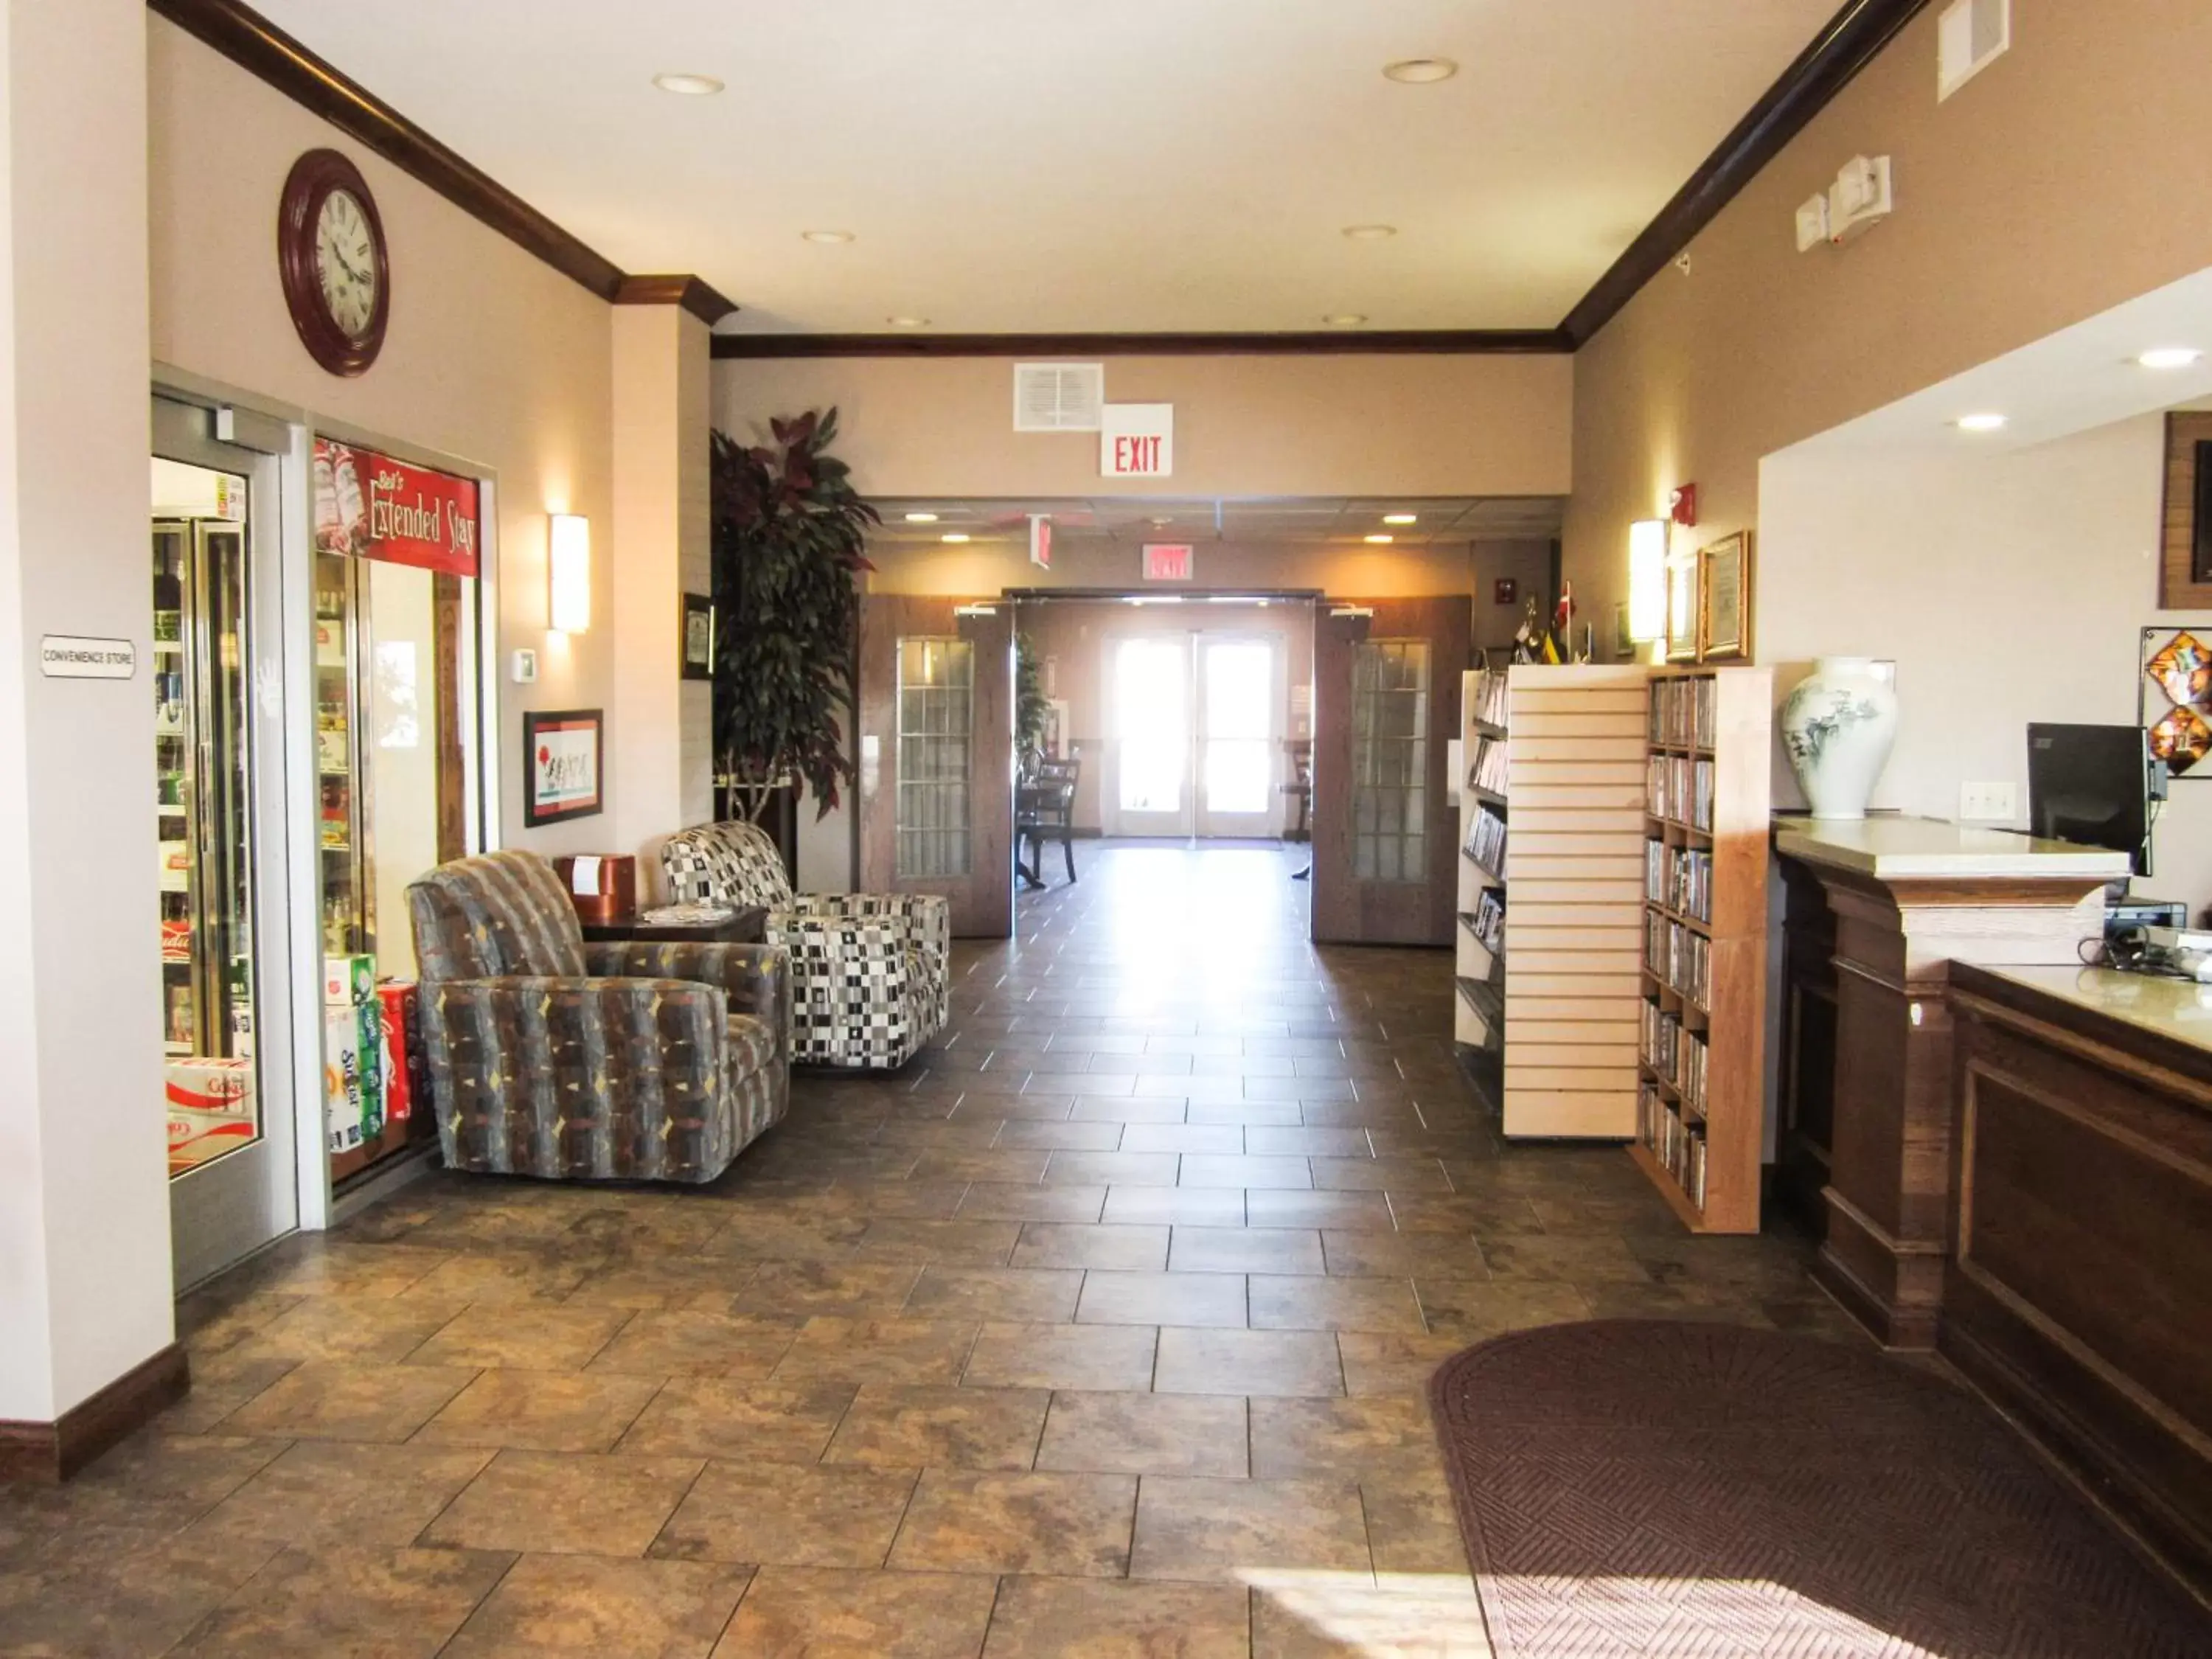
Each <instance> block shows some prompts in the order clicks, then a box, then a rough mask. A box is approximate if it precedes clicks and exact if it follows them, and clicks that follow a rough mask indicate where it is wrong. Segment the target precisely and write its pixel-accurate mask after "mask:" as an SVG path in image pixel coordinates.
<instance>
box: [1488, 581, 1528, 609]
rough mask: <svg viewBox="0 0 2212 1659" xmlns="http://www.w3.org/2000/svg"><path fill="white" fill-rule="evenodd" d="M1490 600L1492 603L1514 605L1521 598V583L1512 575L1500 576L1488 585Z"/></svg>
mask: <svg viewBox="0 0 2212 1659" xmlns="http://www.w3.org/2000/svg"><path fill="white" fill-rule="evenodd" d="M1490 598H1491V602H1492V604H1494V605H1516V604H1518V603H1519V602H1520V599H1521V583H1520V581H1519V580H1518V579H1517V578H1516V577H1512V576H1500V577H1499V578H1498V580H1496V581H1494V582H1492V584H1491V586H1490Z"/></svg>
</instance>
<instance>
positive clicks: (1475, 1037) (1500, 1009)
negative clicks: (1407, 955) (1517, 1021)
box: [1452, 668, 1511, 1057]
mask: <svg viewBox="0 0 2212 1659" xmlns="http://www.w3.org/2000/svg"><path fill="white" fill-rule="evenodd" d="M1506 691H1507V687H1506V673H1505V670H1504V669H1502V668H1482V669H1472V670H1469V671H1468V673H1467V674H1466V675H1465V676H1464V677H1463V678H1462V681H1461V684H1460V740H1459V743H1458V744H1457V745H1456V748H1457V750H1458V754H1459V767H1458V770H1459V776H1458V779H1457V781H1456V787H1457V788H1458V791H1459V811H1460V857H1459V897H1458V911H1459V927H1458V928H1457V930H1456V932H1455V934H1454V939H1453V963H1452V969H1453V973H1454V975H1455V978H1456V980H1457V982H1458V987H1459V995H1458V998H1457V1000H1456V1001H1455V1003H1454V1005H1453V1021H1452V1035H1453V1036H1454V1037H1455V1039H1456V1040H1457V1041H1458V1042H1461V1043H1462V1044H1463V1045H1465V1046H1466V1047H1468V1048H1472V1049H1474V1050H1475V1051H1477V1052H1478V1053H1480V1054H1486V1055H1490V1056H1492V1057H1495V1056H1497V1055H1498V1054H1499V1053H1500V1052H1501V1051H1502V1049H1503V1048H1504V1036H1505V1000H1504V994H1505V842H1506V818H1507V812H1508V806H1507V799H1506V783H1507V776H1506V772H1507V767H1508V764H1509V762H1510V753H1511V751H1510V748H1509V746H1508V731H1509V727H1508V716H1509V709H1508V706H1507V696H1506Z"/></svg>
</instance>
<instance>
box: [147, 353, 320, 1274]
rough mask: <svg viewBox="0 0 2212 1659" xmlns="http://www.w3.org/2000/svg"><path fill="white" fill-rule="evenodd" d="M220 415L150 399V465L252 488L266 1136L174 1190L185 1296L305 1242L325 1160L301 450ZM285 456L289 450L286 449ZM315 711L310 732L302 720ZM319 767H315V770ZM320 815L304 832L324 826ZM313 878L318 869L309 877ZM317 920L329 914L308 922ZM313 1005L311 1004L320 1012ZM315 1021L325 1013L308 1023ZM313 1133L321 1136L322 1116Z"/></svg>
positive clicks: (259, 1027)
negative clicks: (296, 602)
mask: <svg viewBox="0 0 2212 1659" xmlns="http://www.w3.org/2000/svg"><path fill="white" fill-rule="evenodd" d="M211 428H212V422H210V411H209V410H206V409H205V408H204V407H201V406H198V405H197V404H191V403H187V402H182V401H179V400H177V399H175V398H168V397H164V396H162V395H161V392H160V390H159V389H158V388H157V389H156V390H155V394H154V396H153V399H152V411H151V418H150V432H149V446H148V447H149V453H150V454H152V455H155V456H159V457H161V458H162V459H167V460H173V461H179V462H183V463H185V465H191V466H198V467H205V468H209V469H211V470H213V471H221V472H227V473H229V474H232V475H233V476H236V477H244V478H245V479H246V519H245V520H244V521H243V524H242V526H241V529H242V530H243V532H244V536H245V542H246V581H247V596H246V604H247V614H248V617H249V623H248V626H249V629H250V634H249V639H250V641H251V647H252V648H251V652H250V655H251V658H252V661H251V663H250V664H249V665H248V668H247V676H248V684H247V688H246V702H247V710H248V714H247V731H248V741H249V743H250V744H252V750H251V757H250V763H249V764H250V767H251V773H250V782H249V784H248V792H247V793H248V802H247V812H248V815H249V819H250V822H251V823H252V837H253V839H252V848H253V850H252V878H251V885H250V891H251V894H252V906H253V915H252V951H253V954H252V961H253V1058H254V1062H255V1064H254V1089H255V1092H256V1094H257V1095H258V1097H259V1105H260V1125H261V1133H260V1136H259V1138H258V1139H256V1140H255V1141H254V1142H253V1143H252V1145H251V1146H241V1147H240V1148H239V1149H238V1150H237V1151H235V1152H230V1153H228V1154H226V1155H225V1156H223V1157H222V1158H216V1159H214V1160H212V1161H211V1162H210V1163H208V1164H204V1165H202V1166H201V1167H199V1168H197V1169H194V1170H186V1171H185V1172H183V1173H182V1174H179V1175H177V1176H172V1177H171V1179H170V1181H169V1186H168V1194H169V1237H170V1252H171V1257H172V1260H173V1263H174V1277H175V1282H176V1285H177V1287H178V1289H179V1291H182V1290H185V1289H188V1288H190V1287H191V1285H195V1284H197V1283H199V1282H200V1281H201V1280H203V1279H208V1278H210V1277H211V1276H212V1275H214V1274H216V1273H220V1272H222V1270H223V1269H224V1268H226V1267H230V1266H232V1265H234V1263H236V1262H238V1261H241V1260H243V1259H244V1258H245V1257H246V1256H248V1255H252V1253H253V1252H254V1251H255V1250H258V1249H261V1248H262V1247H263V1246H264V1245H266V1244H269V1243H273V1242H275V1241H276V1239H279V1238H281V1237H283V1236H284V1235H285V1234H286V1233H289V1232H291V1231H294V1230H295V1229H296V1228H298V1227H299V1226H300V1225H301V1223H302V1220H303V1218H304V1215H305V1213H306V1211H307V1201H306V1200H307V1189H306V1185H305V1182H304V1181H303V1179H302V1171H303V1170H304V1169H305V1167H306V1158H305V1154H304V1152H303V1150H302V1146H301V1142H302V1141H303V1140H305V1141H307V1143H308V1144H309V1145H311V1146H313V1147H315V1148H317V1149H319V1146H320V1144H321V1142H320V1137H319V1136H318V1135H313V1134H311V1133H309V1122H310V1114H309V1110H308V1107H309V1105H310V1104H312V1105H313V1107H314V1108H317V1109H318V1110H317V1111H316V1113H315V1115H314V1121H316V1122H319V1106H320V1103H321V1097H320V1092H319V1086H318V1087H317V1089H316V1091H315V1092H314V1093H313V1094H312V1095H307V1096H304V1097H303V1092H302V1091H303V1079H307V1078H309V1077H312V1078H313V1080H314V1081H315V1083H316V1084H317V1085H319V1082H320V1076H321V1057H320V1054H319V1048H317V1049H315V1050H312V1051H310V1052H308V1053H307V1054H302V1053H301V1042H300V1037H301V1030H302V1029H303V1019H302V1014H301V1003H302V999H303V987H307V986H309V985H311V984H312V983H313V981H314V979H315V977H316V975H318V974H319V964H318V965H317V966H316V967H315V968H313V969H310V970H309V971H308V972H307V973H306V974H304V975H303V974H302V973H301V970H300V962H301V935H302V933H305V935H306V940H307V948H309V949H313V947H314V946H315V945H316V943H317V940H318V938H319V929H315V928H312V927H311V928H306V929H303V928H301V927H300V926H299V925H298V924H299V916H300V914H301V913H300V912H299V911H298V910H297V908H296V902H295V899H296V894H295V885H296V884H295V879H294V878H295V872H297V870H298V869H299V868H300V851H301V849H300V847H299V845H298V842H299V840H300V833H299V832H300V829H301V823H300V822H299V821H298V820H297V815H296V813H295V797H296V796H297V795H298V793H300V790H301V787H302V780H301V773H300V769H299V764H300V756H299V753H298V750H299V747H300V745H299V744H298V743H297V742H296V741H295V738H297V736H298V735H299V733H297V732H295V731H294V730H293V729H292V728H293V727H294V726H295V725H301V726H303V727H304V730H305V734H306V737H307V740H308V741H309V742H310V743H312V741H313V714H312V710H313V703H312V701H309V702H300V701H298V700H297V699H296V698H295V696H291V695H289V693H290V691H291V685H290V682H291V678H292V675H291V669H292V666H293V663H294V661H295V642H294V640H293V638H292V635H293V634H294V632H295V629H293V627H292V626H291V618H290V617H289V616H288V614H287V612H288V610H289V606H288V605H287V599H288V598H289V595H290V592H291V589H290V586H289V583H288V581H287V580H286V578H287V574H288V567H289V560H288V558H287V552H288V549H287V547H286V541H287V538H288V528H287V527H288V526H289V524H290V523H291V521H292V520H294V519H295V517H297V516H298V513H297V511H295V508H296V507H298V503H296V502H295V501H294V499H293V498H294V494H295V491H296V489H297V487H298V484H297V481H296V479H295V477H292V476H290V475H289V471H288V469H287V468H286V467H285V465H284V464H283V460H284V453H285V450H287V449H289V447H290V445H289V437H288V435H285V434H283V432H282V430H281V428H271V429H269V430H263V429H261V428H249V429H247V430H246V431H242V432H234V436H233V437H232V439H231V440H230V441H223V440H221V439H217V438H216V437H215V436H214V435H213V431H212V429H211ZM280 445H281V446H282V447H278V446H280ZM295 708H306V709H307V710H308V711H309V713H308V716H307V719H306V720H305V721H304V722H301V721H297V720H295V719H294V718H293V717H292V714H291V711H292V710H293V709H295ZM310 758H312V757H310ZM312 821H313V820H312V814H309V815H308V816H307V819H306V820H305V822H307V823H312ZM310 867H312V866H310ZM306 914H307V915H310V916H313V915H319V911H317V910H315V909H313V908H310V909H309V910H308V911H307V913H306ZM310 1000H312V999H310ZM309 1012H319V1011H317V1010H313V1009H310V1010H309Z"/></svg>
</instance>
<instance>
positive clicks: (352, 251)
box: [276, 149, 392, 374]
mask: <svg viewBox="0 0 2212 1659" xmlns="http://www.w3.org/2000/svg"><path fill="white" fill-rule="evenodd" d="M276 270H277V274H278V275H279V276H281V277H282V278H283V284H284V303H285V304H286V306H287V307H289V308H290V310H291V313H292V326H293V327H294V328H295V329H297V330H298V331H299V334H300V343H301V344H302V345H304V346H306V347H307V353H308V355H309V356H312V357H313V358H314V360H315V361H316V362H319V363H320V364H321V365H322V366H323V367H324V368H326V369H328V370H329V371H330V372H331V374H361V373H362V372H363V371H364V370H365V369H367V368H368V366H369V365H370V364H371V363H373V362H375V361H376V354H377V353H378V352H379V351H380V350H381V349H383V346H384V325H385V323H386V319H389V317H390V316H391V314H392V266H391V263H390V261H389V260H388V259H387V258H386V256H385V251H384V221H383V220H382V219H381V218H380V217H379V216H377V211H376V198H375V197H373V196H371V195H370V194H369V193H368V183H367V181H366V180H364V179H362V176H361V169H360V168H358V167H356V166H354V164H353V163H352V162H351V161H349V160H347V158H346V157H344V156H343V155H340V154H339V153H338V152H337V151H336V150H334V149H311V150H309V151H308V152H307V154H306V155H302V156H301V158H300V159H299V160H298V161H295V162H294V163H293V164H292V172H291V174H290V176H289V178H287V179H285V180H284V196H283V202H282V204H280V206H279V207H278V209H277V213H276Z"/></svg>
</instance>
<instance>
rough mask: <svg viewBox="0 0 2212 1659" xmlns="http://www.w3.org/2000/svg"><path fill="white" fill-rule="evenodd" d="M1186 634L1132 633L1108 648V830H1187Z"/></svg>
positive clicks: (1132, 833)
mask: <svg viewBox="0 0 2212 1659" xmlns="http://www.w3.org/2000/svg"><path fill="white" fill-rule="evenodd" d="M1192 712H1193V711H1192V708H1191V696H1190V635H1188V634H1187V633H1176V634H1147V635H1133V636H1131V637H1129V638H1127V639H1124V640H1122V641H1121V643H1120V644H1119V645H1118V646H1117V647H1115V653H1114V729H1115V737H1116V738H1117V739H1118V740H1119V741H1118V744H1117V746H1116V750H1115V757H1116V774H1117V775H1116V777H1115V785H1114V790H1115V805H1116V806H1117V808H1118V809H1119V811H1118V814H1117V818H1116V823H1115V833H1116V834H1119V835H1124V836H1188V835H1190V834H1191V833H1192V829H1193V825H1192V809H1193V805H1194V803H1193V800H1192V792H1191V787H1190V784H1191V777H1190V763H1191V719H1192Z"/></svg>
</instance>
